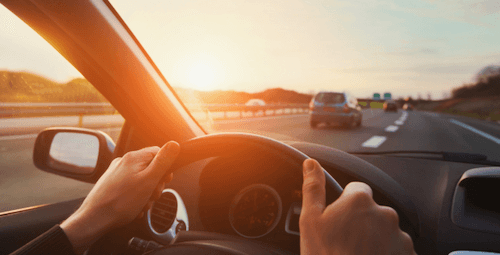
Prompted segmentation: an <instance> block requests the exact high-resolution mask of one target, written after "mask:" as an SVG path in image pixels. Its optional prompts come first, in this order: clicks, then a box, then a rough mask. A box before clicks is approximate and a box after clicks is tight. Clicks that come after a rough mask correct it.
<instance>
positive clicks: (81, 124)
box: [78, 113, 83, 127]
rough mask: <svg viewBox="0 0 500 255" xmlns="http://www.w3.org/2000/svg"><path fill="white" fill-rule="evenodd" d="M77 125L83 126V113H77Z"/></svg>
mask: <svg viewBox="0 0 500 255" xmlns="http://www.w3.org/2000/svg"><path fill="white" fill-rule="evenodd" d="M78 127H83V113H80V114H78Z"/></svg>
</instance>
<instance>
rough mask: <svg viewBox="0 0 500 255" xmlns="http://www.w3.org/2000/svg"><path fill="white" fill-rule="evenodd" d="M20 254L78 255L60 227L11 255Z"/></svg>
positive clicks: (53, 228) (57, 226) (55, 227)
mask: <svg viewBox="0 0 500 255" xmlns="http://www.w3.org/2000/svg"><path fill="white" fill-rule="evenodd" d="M20 254H27V255H28V254H70V255H76V254H75V251H74V250H73V246H72V245H71V242H70V241H69V239H68V237H67V236H66V234H65V233H64V231H63V230H62V228H61V227H59V225H55V226H54V227H52V228H51V229H49V230H48V231H47V232H45V233H43V234H42V235H40V236H38V237H37V238H35V239H33V240H31V241H30V242H29V243H27V244H25V245H24V246H23V247H21V248H19V249H18V250H17V251H15V252H13V253H11V255H20Z"/></svg>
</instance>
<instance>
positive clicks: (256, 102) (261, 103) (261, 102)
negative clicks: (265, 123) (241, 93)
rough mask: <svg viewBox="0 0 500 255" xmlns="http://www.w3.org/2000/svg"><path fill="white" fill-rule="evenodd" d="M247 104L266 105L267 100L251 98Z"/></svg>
mask: <svg viewBox="0 0 500 255" xmlns="http://www.w3.org/2000/svg"><path fill="white" fill-rule="evenodd" d="M245 105H246V106H264V105H266V102H264V100H262V99H255V98H253V99H250V100H248V102H246V103H245Z"/></svg>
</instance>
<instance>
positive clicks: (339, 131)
mask: <svg viewBox="0 0 500 255" xmlns="http://www.w3.org/2000/svg"><path fill="white" fill-rule="evenodd" d="M103 131H105V132H109V133H110V135H111V136H112V137H113V138H114V139H116V137H117V136H118V132H119V128H114V129H113V128H107V129H103ZM229 131H238V132H250V133H255V134H260V135H265V136H269V137H271V138H275V139H278V140H282V141H285V140H299V141H306V142H312V143H318V144H323V145H326V146H331V147H334V148H338V149H341V150H344V151H348V152H357V151H368V152H370V151H395V150H405V151H407V150H419V151H451V152H470V153H480V154H484V155H487V157H488V159H489V160H492V161H498V162H500V154H499V153H497V152H498V151H499V150H500V125H499V124H497V123H492V122H486V121H480V120H475V119H470V118H466V117H459V116H453V115H446V114H437V113H429V112H418V111H415V112H404V111H399V112H398V113H384V112H383V111H381V110H378V109H373V110H371V109H367V110H364V111H363V123H362V126H361V127H359V128H345V127H340V126H335V125H331V126H326V125H323V124H322V125H320V126H318V127H317V128H314V129H313V128H311V127H310V126H309V117H308V115H283V116H273V117H257V118H248V119H242V120H220V121H215V122H213V124H212V125H211V127H210V132H229ZM35 137H36V134H22V135H4V136H0V152H1V153H0V176H1V178H0V189H1V190H2V192H1V193H0V212H2V211H8V210H14V209H18V208H22V207H26V206H34V205H39V204H46V203H53V202H58V201H64V200H69V199H73V198H77V197H83V196H85V195H86V194H87V193H88V191H89V190H90V189H91V188H92V185H91V184H85V183H81V182H78V181H74V180H70V179H67V178H63V177H58V176H56V175H53V174H49V173H45V172H42V171H40V170H38V169H36V168H35V167H34V166H33V163H32V150H33V143H34V140H35Z"/></svg>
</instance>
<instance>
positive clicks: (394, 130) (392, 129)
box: [385, 125, 399, 132]
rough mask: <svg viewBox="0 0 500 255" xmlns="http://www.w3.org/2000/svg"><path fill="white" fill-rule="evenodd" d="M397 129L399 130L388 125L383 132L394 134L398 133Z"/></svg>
mask: <svg viewBox="0 0 500 255" xmlns="http://www.w3.org/2000/svg"><path fill="white" fill-rule="evenodd" d="M398 129H399V127H398V126H393V125H390V126H388V127H386V128H385V132H396V131H398Z"/></svg>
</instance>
